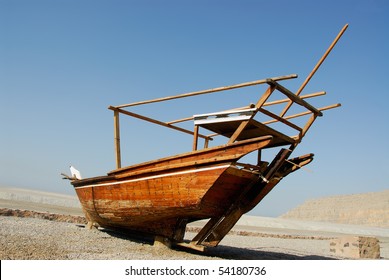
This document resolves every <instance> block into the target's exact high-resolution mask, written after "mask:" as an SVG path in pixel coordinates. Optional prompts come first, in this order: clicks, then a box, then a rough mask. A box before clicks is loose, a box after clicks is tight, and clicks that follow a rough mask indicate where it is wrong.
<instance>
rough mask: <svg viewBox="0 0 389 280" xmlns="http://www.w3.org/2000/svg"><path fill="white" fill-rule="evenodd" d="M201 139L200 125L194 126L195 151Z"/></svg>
mask: <svg viewBox="0 0 389 280" xmlns="http://www.w3.org/2000/svg"><path fill="white" fill-rule="evenodd" d="M198 141H199V126H198V125H195V126H194V133H193V151H196V150H197V143H198Z"/></svg>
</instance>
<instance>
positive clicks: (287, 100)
mask: <svg viewBox="0 0 389 280" xmlns="http://www.w3.org/2000/svg"><path fill="white" fill-rule="evenodd" d="M325 94H326V92H325V91H319V92H315V93H310V94H306V95H302V96H300V98H301V99H306V98H311V97H316V96H320V95H325ZM289 101H290V98H285V99H280V100H275V101H269V102H266V103H265V104H263V105H262V107H266V106H272V105H277V104H282V103H286V102H289Z"/></svg>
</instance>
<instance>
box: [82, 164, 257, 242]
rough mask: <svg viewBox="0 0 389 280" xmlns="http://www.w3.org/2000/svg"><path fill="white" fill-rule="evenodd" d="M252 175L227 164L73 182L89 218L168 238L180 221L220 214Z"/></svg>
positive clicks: (247, 183) (106, 225) (104, 225)
mask: <svg viewBox="0 0 389 280" xmlns="http://www.w3.org/2000/svg"><path fill="white" fill-rule="evenodd" d="M253 180H257V176H255V175H254V174H252V172H249V171H245V170H241V169H238V168H236V167H235V166H233V165H231V164H222V165H216V166H214V165H213V166H207V167H203V168H199V169H187V170H185V171H181V172H175V173H172V174H169V173H166V174H163V175H160V176H154V177H153V178H148V177H145V178H138V179H133V180H131V179H130V180H124V181H119V182H114V181H113V182H112V183H104V184H103V185H94V186H91V187H89V186H85V187H78V188H76V192H77V195H78V197H79V198H80V201H81V204H82V206H83V208H84V210H85V211H86V212H87V213H88V215H89V217H90V219H91V220H93V221H95V222H97V223H98V224H99V225H100V226H102V227H105V228H119V229H123V230H131V231H141V232H147V233H151V234H157V235H162V236H165V237H169V238H173V237H174V234H175V232H176V230H177V227H179V224H180V223H181V220H183V219H185V220H188V221H193V220H198V219H204V218H212V217H215V216H218V215H221V214H222V213H223V212H224V211H226V209H228V207H229V206H230V205H231V204H232V203H233V202H234V198H235V197H237V196H238V195H239V193H241V192H242V191H244V189H245V187H247V186H248V185H249V184H250V182H252V181H253Z"/></svg>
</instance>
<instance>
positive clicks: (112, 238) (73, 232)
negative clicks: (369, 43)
mask: <svg viewBox="0 0 389 280" xmlns="http://www.w3.org/2000/svg"><path fill="white" fill-rule="evenodd" d="M0 223H1V227H0V243H1V251H0V259H2V260H6V259H19V260H20V259H45V260H50V259H58V260H66V259H72V260H90V259H91V260H99V259H103V260H106V259H112V260H113V259H121V260H123V259H138V260H143V259H173V260H175V259H189V260H198V259H333V258H335V257H333V256H331V255H330V254H329V252H328V242H329V241H328V240H319V239H314V240H312V239H282V238H271V237H257V236H255V237H254V236H239V235H228V236H227V237H226V238H225V239H224V240H223V241H222V243H221V244H220V245H219V246H218V247H216V248H211V249H210V250H208V251H207V252H206V253H198V252H193V251H185V250H180V249H173V250H172V249H168V248H165V247H154V246H152V243H151V240H146V239H143V240H139V239H135V238H131V237H128V236H122V235H118V234H116V233H113V232H109V231H104V230H102V229H98V230H87V229H85V227H84V226H83V225H80V224H74V223H66V222H57V221H48V220H44V219H37V218H20V217H5V216H1V217H0ZM194 234H195V233H191V232H189V233H187V236H186V237H188V238H190V237H191V236H193V235H194ZM296 248H298V249H296Z"/></svg>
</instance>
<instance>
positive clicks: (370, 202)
mask: <svg viewBox="0 0 389 280" xmlns="http://www.w3.org/2000/svg"><path fill="white" fill-rule="evenodd" d="M280 217H281V218H288V219H299V220H305V221H320V222H330V223H342V224H355V225H366V226H373V227H387V228H389V190H384V191H381V192H372V193H362V194H353V195H339V196H331V197H324V198H318V199H311V200H308V201H306V202H304V203H303V204H302V205H300V206H298V207H296V208H294V209H292V210H290V211H288V212H287V213H286V214H283V215H281V216H280Z"/></svg>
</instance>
